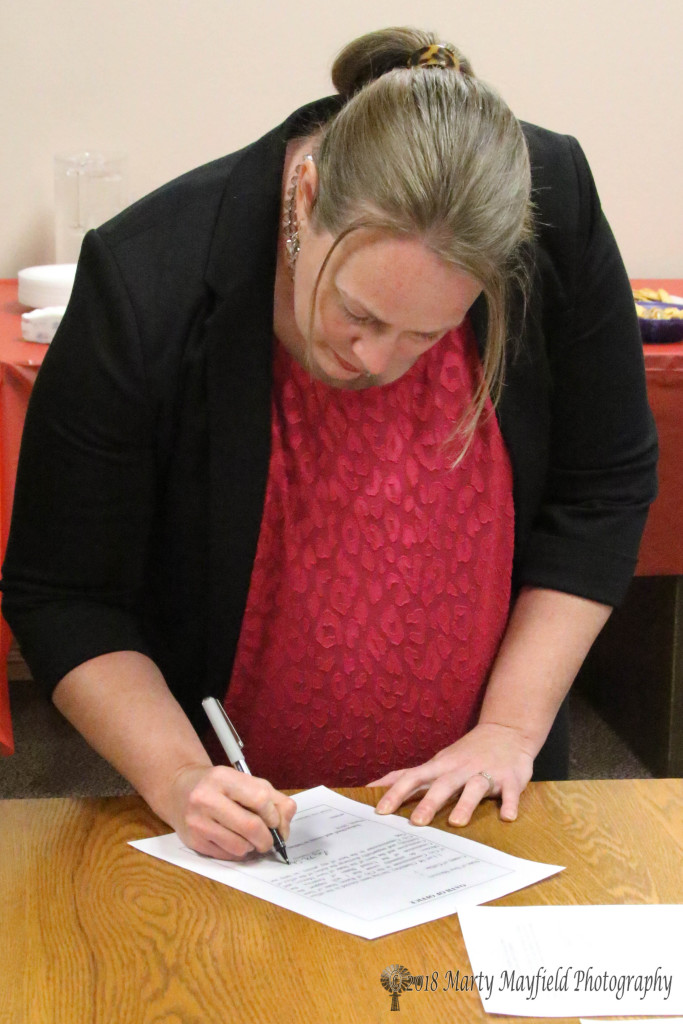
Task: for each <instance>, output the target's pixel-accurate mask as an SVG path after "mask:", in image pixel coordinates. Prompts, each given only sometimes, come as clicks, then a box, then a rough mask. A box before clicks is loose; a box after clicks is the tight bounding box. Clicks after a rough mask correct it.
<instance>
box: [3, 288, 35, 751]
mask: <svg viewBox="0 0 683 1024" xmlns="http://www.w3.org/2000/svg"><path fill="white" fill-rule="evenodd" d="M24 310H25V307H24V306H20V305H19V303H18V302H17V282H16V281H0V555H1V556H2V557H4V554H5V547H6V545H7V534H8V533H9V520H10V512H11V509H12V498H13V496H14V481H15V479H16V475H17V461H18V458H19V442H20V440H21V431H22V427H23V425H24V416H25V414H26V406H27V405H28V399H29V395H30V394H31V388H32V387H33V382H34V381H35V379H36V374H37V372H38V367H39V366H40V364H41V363H42V361H43V356H44V355H45V346H44V345H39V344H37V343H35V342H30V341H22V338H21V314H22V312H23V311H24ZM11 641H12V637H11V634H10V631H9V629H8V627H7V625H6V623H5V620H4V619H0V754H11V753H13V751H14V740H13V737H12V721H11V718H10V710H9V695H8V691H7V655H8V653H9V648H10V643H11Z"/></svg>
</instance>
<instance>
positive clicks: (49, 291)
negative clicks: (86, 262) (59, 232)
mask: <svg viewBox="0 0 683 1024" xmlns="http://www.w3.org/2000/svg"><path fill="white" fill-rule="evenodd" d="M75 275H76V264H75V263H52V264H49V265H48V266H45V267H27V268H26V269H25V270H20V271H19V302H21V304H22V305H23V306H31V307H32V308H33V309H43V308H44V307H45V306H66V304H67V302H68V301H69V296H70V295H71V289H72V288H73V283H74V277H75Z"/></svg>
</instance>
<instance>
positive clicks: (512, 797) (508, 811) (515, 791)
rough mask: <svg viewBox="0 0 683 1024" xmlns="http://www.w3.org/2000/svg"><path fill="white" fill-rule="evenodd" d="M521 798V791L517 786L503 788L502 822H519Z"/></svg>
mask: <svg viewBox="0 0 683 1024" xmlns="http://www.w3.org/2000/svg"><path fill="white" fill-rule="evenodd" d="M520 796H521V790H520V789H519V788H517V787H516V786H503V792H502V802H501V805H500V819H501V821H516V820H517V814H518V813H519V798H520Z"/></svg>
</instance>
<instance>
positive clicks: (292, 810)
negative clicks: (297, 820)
mask: <svg viewBox="0 0 683 1024" xmlns="http://www.w3.org/2000/svg"><path fill="white" fill-rule="evenodd" d="M275 806H276V807H277V808H278V811H279V814H280V824H279V825H275V826H274V828H276V829H277V830H278V832H279V833H280V835H281V837H282V839H284V840H285V841H286V840H287V839H289V832H290V828H291V823H292V818H293V817H294V815H295V814H296V811H297V806H296V801H295V800H292V798H291V797H290V796H284V795H283V794H280V793H278V795H277V797H276V798H275Z"/></svg>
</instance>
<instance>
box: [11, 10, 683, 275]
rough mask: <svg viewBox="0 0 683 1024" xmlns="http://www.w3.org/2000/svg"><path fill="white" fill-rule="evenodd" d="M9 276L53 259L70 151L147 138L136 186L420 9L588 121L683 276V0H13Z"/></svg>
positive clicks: (519, 80)
mask: <svg viewBox="0 0 683 1024" xmlns="http://www.w3.org/2000/svg"><path fill="white" fill-rule="evenodd" d="M1 6H2V8H3V9H4V10H3V16H2V30H1V33H0V68H1V69H2V70H1V72H0V73H1V74H2V78H3V100H2V105H1V108H0V139H1V140H2V153H3V156H2V160H0V213H1V215H2V231H1V232H0V276H14V275H15V274H16V271H17V269H18V268H20V267H23V266H27V265H31V264H36V263H42V262H49V261H51V260H52V259H53V251H54V249H53V230H52V203H53V200H52V156H53V153H55V152H56V151H59V150H64V149H69V148H75V149H82V148H88V147H100V148H105V149H122V150H124V151H126V152H127V153H128V154H129V158H130V178H131V182H130V184H131V198H137V197H139V196H141V195H143V194H144V193H146V192H148V191H150V190H151V189H152V188H154V187H155V186H157V185H159V184H161V183H162V182H164V181H167V180H169V179H170V178H172V177H174V176H175V175H176V174H179V173H180V172H182V171H184V170H187V169H189V168H190V167H193V166H195V165H197V164H200V163H203V162H204V161H206V160H209V159H211V158H213V157H215V156H219V155H221V154H222V153H224V152H229V151H230V150H232V149H235V148H237V147H239V146H240V145H243V144H244V143H246V142H248V141H250V140H251V139H253V138H255V137H257V136H258V135H259V134H261V133H262V132H264V131H265V130H267V129H268V128H269V127H271V126H272V125H274V124H276V123H277V122H278V121H279V120H281V119H283V118H284V117H285V116H286V115H287V114H288V113H289V112H290V110H291V109H293V108H294V107H295V106H297V105H299V104H300V103H302V102H305V101H306V100H308V99H312V98H314V97H316V96H318V95H321V94H324V93H326V92H328V91H329V90H330V87H329V81H328V77H327V70H328V67H329V64H330V60H331V57H332V56H333V55H334V53H335V52H336V51H337V50H338V49H339V48H340V46H341V45H343V43H345V42H346V41H347V40H348V39H351V38H353V37H354V36H356V35H359V34H360V33H362V32H365V31H368V30H370V29H373V28H378V27H382V26H384V25H390V24H413V23H415V22H416V19H417V17H418V15H417V13H416V12H417V10H418V7H419V8H420V10H421V11H422V12H423V13H422V14H420V16H419V21H420V23H421V24H422V25H424V26H425V27H433V28H436V29H437V30H439V31H440V32H442V33H443V35H444V36H445V37H446V38H450V39H452V40H453V41H454V42H456V43H457V44H458V45H460V46H461V48H462V49H463V50H465V52H466V53H468V55H469V56H470V58H471V60H472V62H473V63H474V66H475V69H476V70H477V72H478V73H479V74H480V75H481V76H482V77H485V78H487V79H489V80H490V81H491V82H493V83H494V84H496V85H497V86H498V87H499V89H500V90H501V92H502V93H503V95H504V96H505V97H506V98H507V99H508V101H509V103H510V105H511V106H512V108H513V109H514V110H515V112H516V113H517V114H518V115H519V116H520V117H522V118H525V119H527V120H531V121H535V122H537V123H540V124H543V125H545V126H547V127H550V128H554V129H556V130H559V131H565V132H569V133H571V134H573V135H576V136H577V137H578V138H579V139H580V141H581V143H582V144H583V146H584V149H585V150H586V153H587V155H588V158H589V160H590V161H591V164H592V166H593V170H594V173H595V177H596V180H597V182H598V186H599V189H600V192H601V196H602V200H603V206H604V207H605V210H606V212H607V215H608V217H609V219H610V221H611V223H612V226H613V228H614V231H615V233H616V235H617V239H618V241H619V243H620V245H621V248H622V252H623V254H624V258H625V261H626V265H627V269H628V271H629V273H630V274H631V275H632V276H669V277H675V276H681V277H683V256H682V247H681V236H682V234H683V197H682V194H681V193H682V190H681V187H680V183H681V171H682V169H683V131H682V128H683V119H682V111H683V95H682V88H681V77H682V76H681V64H682V63H683V42H682V40H683V0H422V3H421V4H419V5H418V4H417V3H416V2H415V0H391V2H389V0H372V2H368V0H336V2H331V0H287V2H286V3H276V2H275V0H271V2H270V3H269V2H268V0H247V2H240V3H236V2H235V0H106V2H105V0H14V2H13V0H1Z"/></svg>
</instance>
